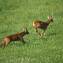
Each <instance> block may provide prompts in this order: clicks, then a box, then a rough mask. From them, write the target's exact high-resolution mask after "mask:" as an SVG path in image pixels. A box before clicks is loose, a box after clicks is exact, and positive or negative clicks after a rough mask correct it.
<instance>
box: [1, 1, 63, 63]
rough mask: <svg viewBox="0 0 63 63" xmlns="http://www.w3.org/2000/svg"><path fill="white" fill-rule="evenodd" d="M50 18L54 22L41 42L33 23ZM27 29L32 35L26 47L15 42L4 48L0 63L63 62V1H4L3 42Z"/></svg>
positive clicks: (27, 39) (27, 37)
mask: <svg viewBox="0 0 63 63" xmlns="http://www.w3.org/2000/svg"><path fill="white" fill-rule="evenodd" d="M48 15H53V17H54V22H53V23H51V24H50V25H49V27H48V29H47V31H46V36H43V38H41V39H40V38H39V36H38V35H37V34H36V32H35V30H34V28H33V27H32V22H33V20H35V19H40V20H44V21H46V19H47V16H48ZM23 27H27V28H28V30H29V32H30V34H29V35H27V36H25V39H24V40H25V41H26V44H25V45H23V44H22V43H20V41H19V42H16V41H15V42H11V43H10V44H9V45H8V46H7V47H6V48H4V49H3V48H0V63H63V0H0V43H1V40H2V39H3V38H4V37H5V36H6V35H10V34H14V33H16V32H20V31H22V29H23Z"/></svg>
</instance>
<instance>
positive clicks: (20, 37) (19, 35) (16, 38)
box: [0, 28, 29, 47]
mask: <svg viewBox="0 0 63 63" xmlns="http://www.w3.org/2000/svg"><path fill="white" fill-rule="evenodd" d="M26 34H29V32H28V30H27V28H26V29H25V30H24V31H23V32H20V33H16V34H13V35H9V36H6V37H5V38H4V39H3V41H2V43H1V44H0V45H1V46H3V47H5V46H7V45H8V44H9V43H10V42H11V41H19V40H21V41H22V42H23V43H25V41H24V38H23V37H24V36H25V35H26Z"/></svg>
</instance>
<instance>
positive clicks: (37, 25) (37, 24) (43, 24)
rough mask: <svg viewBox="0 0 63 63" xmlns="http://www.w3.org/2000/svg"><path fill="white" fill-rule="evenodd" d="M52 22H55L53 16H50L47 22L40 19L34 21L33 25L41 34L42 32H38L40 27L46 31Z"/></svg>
mask: <svg viewBox="0 0 63 63" xmlns="http://www.w3.org/2000/svg"><path fill="white" fill-rule="evenodd" d="M50 22H53V18H52V16H49V17H48V20H47V21H46V22H43V21H40V20H35V21H33V27H34V28H35V29H36V32H37V33H38V34H39V35H40V36H41V33H39V32H38V29H43V30H44V32H45V31H46V29H47V27H48V25H49V24H50Z"/></svg>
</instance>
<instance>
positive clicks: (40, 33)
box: [36, 28, 41, 36]
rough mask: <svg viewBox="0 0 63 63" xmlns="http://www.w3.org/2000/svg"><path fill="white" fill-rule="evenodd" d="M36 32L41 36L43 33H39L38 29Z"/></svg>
mask: <svg viewBox="0 0 63 63" xmlns="http://www.w3.org/2000/svg"><path fill="white" fill-rule="evenodd" d="M36 32H37V33H38V34H39V35H40V36H41V33H40V32H39V31H38V29H37V28H36Z"/></svg>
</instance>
